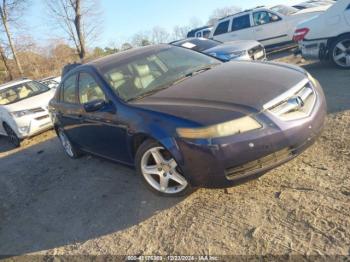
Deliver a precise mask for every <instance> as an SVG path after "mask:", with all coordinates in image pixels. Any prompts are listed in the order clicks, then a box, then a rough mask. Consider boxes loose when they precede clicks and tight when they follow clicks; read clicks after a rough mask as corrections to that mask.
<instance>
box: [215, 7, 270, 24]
mask: <svg viewBox="0 0 350 262" xmlns="http://www.w3.org/2000/svg"><path fill="white" fill-rule="evenodd" d="M266 9H268V8H267V7H265V6H257V7H254V8H251V9H247V10H244V11H241V12H237V13H234V14H230V15H228V16H225V17H222V18H220V19H219V20H218V22H220V21H222V20H225V19H227V18H230V17H233V16H237V15H244V14H245V13H249V12H252V11H259V10H266Z"/></svg>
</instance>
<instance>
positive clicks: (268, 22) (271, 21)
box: [253, 10, 288, 47]
mask: <svg viewBox="0 0 350 262" xmlns="http://www.w3.org/2000/svg"><path fill="white" fill-rule="evenodd" d="M253 25H254V34H255V39H256V40H257V41H259V42H261V43H262V44H263V45H264V46H265V47H266V46H270V45H275V44H280V43H283V42H286V41H288V33H287V32H286V31H287V30H288V28H287V24H286V22H285V21H284V19H283V18H282V17H280V16H279V15H277V14H275V13H273V12H270V11H266V10H261V11H256V12H253Z"/></svg>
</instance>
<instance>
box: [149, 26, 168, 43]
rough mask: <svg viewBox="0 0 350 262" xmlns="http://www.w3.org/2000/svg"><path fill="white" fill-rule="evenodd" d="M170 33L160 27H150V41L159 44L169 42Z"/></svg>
mask: <svg viewBox="0 0 350 262" xmlns="http://www.w3.org/2000/svg"><path fill="white" fill-rule="evenodd" d="M169 39H170V34H169V33H168V32H167V31H166V30H165V29H164V28H162V27H159V26H156V27H154V28H153V29H152V43H153V44H161V43H166V42H169Z"/></svg>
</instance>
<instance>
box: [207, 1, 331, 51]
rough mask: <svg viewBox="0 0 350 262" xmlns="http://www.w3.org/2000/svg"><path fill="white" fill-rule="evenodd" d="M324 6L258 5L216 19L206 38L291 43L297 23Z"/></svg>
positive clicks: (270, 44)
mask: <svg viewBox="0 0 350 262" xmlns="http://www.w3.org/2000/svg"><path fill="white" fill-rule="evenodd" d="M328 7H329V6H320V7H315V8H309V9H305V10H301V11H300V10H298V9H296V8H293V7H289V6H283V5H279V6H276V7H275V8H265V7H258V8H254V9H251V10H246V11H243V12H241V13H237V14H234V15H231V16H228V17H224V18H222V19H220V20H219V21H218V22H217V23H216V24H215V26H214V27H213V30H212V31H211V34H210V37H211V38H213V39H214V40H218V41H221V42H230V41H233V40H257V41H259V42H260V43H262V44H263V45H264V46H265V47H271V46H274V45H283V44H287V43H291V42H292V40H293V33H294V31H295V28H296V26H297V24H298V23H299V22H301V21H304V20H306V19H308V18H310V17H313V16H317V15H319V14H321V13H322V12H324V11H325V10H327V8H328ZM275 10H276V11H275ZM279 11H280V12H279ZM282 12H283V13H282Z"/></svg>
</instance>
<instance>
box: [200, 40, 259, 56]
mask: <svg viewBox="0 0 350 262" xmlns="http://www.w3.org/2000/svg"><path fill="white" fill-rule="evenodd" d="M258 45H260V44H259V42H257V41H253V40H237V41H231V42H227V43H224V44H222V45H218V46H216V47H212V48H209V49H207V50H204V51H203V52H204V53H206V54H210V53H224V54H229V53H232V52H236V51H244V50H249V49H251V48H253V47H256V46H258Z"/></svg>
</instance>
